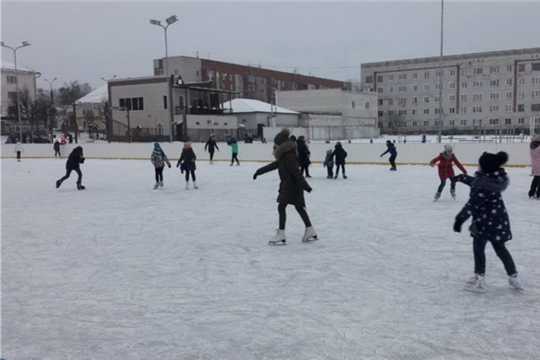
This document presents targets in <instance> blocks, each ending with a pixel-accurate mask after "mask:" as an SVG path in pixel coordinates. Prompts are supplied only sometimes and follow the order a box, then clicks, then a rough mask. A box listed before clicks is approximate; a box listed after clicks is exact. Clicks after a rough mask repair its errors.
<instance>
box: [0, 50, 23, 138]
mask: <svg viewBox="0 0 540 360" xmlns="http://www.w3.org/2000/svg"><path fill="white" fill-rule="evenodd" d="M0 45H1V46H2V47H5V48H8V49H11V50H12V51H13V59H14V60H15V91H16V92H17V95H16V96H17V119H18V120H19V140H20V141H22V123H21V107H20V105H19V72H18V71H17V50H18V49H20V48H23V47H25V46H30V44H29V43H28V41H23V42H22V45H21V46H17V47H16V48H12V47H11V46H7V45H6V44H4V42H3V41H2V42H0Z"/></svg>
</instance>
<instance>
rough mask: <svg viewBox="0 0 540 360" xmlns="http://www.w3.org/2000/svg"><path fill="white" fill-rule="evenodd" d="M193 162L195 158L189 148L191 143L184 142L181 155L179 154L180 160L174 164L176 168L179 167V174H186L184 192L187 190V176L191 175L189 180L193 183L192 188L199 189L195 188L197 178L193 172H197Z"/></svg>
mask: <svg viewBox="0 0 540 360" xmlns="http://www.w3.org/2000/svg"><path fill="white" fill-rule="evenodd" d="M195 160H197V156H196V155H195V151H193V148H192V147H191V141H186V142H185V143H184V148H183V149H182V154H180V159H178V163H177V164H176V167H179V166H181V167H180V171H181V172H184V171H185V172H186V190H187V189H189V175H191V180H192V181H193V188H195V189H198V188H199V187H198V186H197V178H196V177H195V170H197V165H196V164H195ZM182 162H183V164H182Z"/></svg>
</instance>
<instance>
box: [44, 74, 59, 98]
mask: <svg viewBox="0 0 540 360" xmlns="http://www.w3.org/2000/svg"><path fill="white" fill-rule="evenodd" d="M43 80H45V81H46V82H47V83H49V86H50V87H51V104H54V96H53V91H52V84H53V83H54V82H55V81H56V78H54V79H52V81H49V80H47V79H43Z"/></svg>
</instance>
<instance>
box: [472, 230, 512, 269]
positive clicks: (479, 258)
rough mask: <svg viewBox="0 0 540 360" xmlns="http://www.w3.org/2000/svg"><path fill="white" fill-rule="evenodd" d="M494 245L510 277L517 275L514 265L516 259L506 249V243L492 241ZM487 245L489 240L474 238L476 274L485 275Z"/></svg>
mask: <svg viewBox="0 0 540 360" xmlns="http://www.w3.org/2000/svg"><path fill="white" fill-rule="evenodd" d="M490 242H491V245H493V249H494V250H495V253H496V254H497V256H498V257H499V259H501V261H502V263H503V265H504V269H505V270H506V273H507V274H508V275H514V274H516V273H517V271H516V265H515V264H514V259H512V255H510V252H509V251H508V249H507V248H506V246H505V244H504V242H502V241H496V240H495V241H490ZM486 244H487V240H484V239H480V238H477V237H475V238H473V253H474V273H475V274H485V272H486V252H485V249H486Z"/></svg>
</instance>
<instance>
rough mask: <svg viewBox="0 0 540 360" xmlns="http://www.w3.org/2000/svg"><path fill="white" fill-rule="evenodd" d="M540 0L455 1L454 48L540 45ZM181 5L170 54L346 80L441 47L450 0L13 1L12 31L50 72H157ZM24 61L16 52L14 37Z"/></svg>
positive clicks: (449, 29)
mask: <svg viewBox="0 0 540 360" xmlns="http://www.w3.org/2000/svg"><path fill="white" fill-rule="evenodd" d="M538 14H540V1H526V2H523V1H521V2H520V1H506V2H500V1H498V2H494V1H479V2H470V1H466V2H458V1H452V0H446V1H445V2H444V54H445V55H455V54H463V53H470V52H483V51H493V50H509V49H521V48H530V47H540V21H539V20H538V16H539V15H538ZM171 15H177V16H178V19H179V21H178V22H177V23H175V24H173V25H171V26H170V27H169V29H168V30H167V35H168V50H169V56H181V55H185V56H196V55H197V52H198V55H199V57H201V58H210V59H213V60H218V61H225V62H231V63H238V64H243V65H248V64H250V65H256V66H258V65H259V64H260V66H262V67H265V68H270V69H275V70H281V71H291V72H292V71H293V70H294V69H295V68H296V69H297V71H298V72H299V73H301V74H306V75H309V74H311V75H313V76H319V77H325V78H330V79H337V80H348V79H359V78H360V64H361V63H365V62H374V61H385V60H397V59H408V58H418V57H427V56H438V55H439V53H440V29H441V2H440V1H418V2H410V1H395V2H388V1H378V2H367V1H349V2H313V1H303V2H294V3H291V2H283V1H279V2H276V1H274V2H260V1H250V2H226V1H214V2H201V1H197V2H187V1H175V2H133V1H130V2H127V1H123V2H91V1H86V2H82V1H71V2H47V1H37V2H25V1H2V4H1V18H2V34H1V39H2V41H4V42H5V43H6V44H7V45H10V46H12V47H15V46H18V45H20V44H21V42H22V41H28V42H29V43H31V44H32V45H31V46H30V47H26V48H23V49H20V50H18V51H17V63H18V65H19V66H24V67H28V68H32V69H35V70H36V71H39V72H41V73H42V77H41V78H40V79H38V82H37V84H38V87H43V88H45V89H49V85H48V84H47V83H46V82H45V81H44V80H43V79H48V80H52V79H54V78H55V77H56V78H58V80H57V81H56V82H55V83H54V84H53V87H54V88H58V87H60V86H62V85H63V83H67V82H70V81H79V82H80V83H89V84H90V86H92V88H96V87H99V86H101V85H103V84H104V82H103V81H102V80H100V78H101V77H103V78H110V77H112V76H113V75H117V77H118V78H123V77H138V76H151V75H153V62H152V60H153V59H157V58H162V57H164V56H165V35H164V31H163V29H162V28H160V27H157V26H154V25H151V24H150V23H149V19H158V20H162V22H163V23H165V21H164V20H165V19H166V18H167V17H169V16H171ZM2 59H3V60H7V61H9V62H12V63H13V52H12V51H10V50H9V49H4V48H2Z"/></svg>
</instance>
